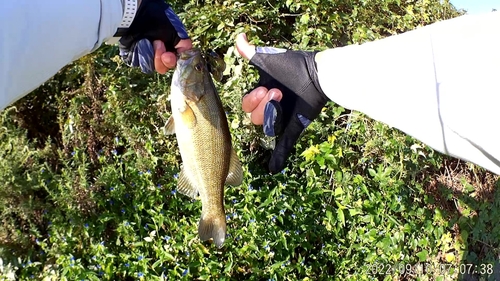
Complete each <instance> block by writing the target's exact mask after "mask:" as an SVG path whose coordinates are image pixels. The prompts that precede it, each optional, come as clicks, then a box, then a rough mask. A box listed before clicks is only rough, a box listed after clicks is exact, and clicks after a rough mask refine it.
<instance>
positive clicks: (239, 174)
mask: <svg viewBox="0 0 500 281" xmlns="http://www.w3.org/2000/svg"><path fill="white" fill-rule="evenodd" d="M242 182H243V169H242V168H241V163H240V159H239V158H238V154H236V151H234V149H233V148H231V159H230V161H229V173H228V174H227V177H226V184H228V185H232V186H238V185H240V184H241V183H242Z"/></svg>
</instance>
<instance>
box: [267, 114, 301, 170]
mask: <svg viewBox="0 0 500 281" xmlns="http://www.w3.org/2000/svg"><path fill="white" fill-rule="evenodd" d="M303 130H304V126H303V125H302V123H301V122H300V121H299V120H298V119H297V117H295V116H293V117H292V120H290V122H289V123H288V126H287V127H286V128H285V131H284V133H283V135H282V136H281V137H280V138H279V140H278V143H277V145H276V147H275V148H274V151H273V154H272V155H271V160H269V171H270V172H271V173H273V174H276V173H279V172H280V171H282V170H283V168H284V167H285V163H286V160H287V159H288V156H289V155H290V152H291V151H292V148H293V147H294V145H295V143H296V142H297V140H298V139H299V137H300V134H301V133H302V131H303Z"/></svg>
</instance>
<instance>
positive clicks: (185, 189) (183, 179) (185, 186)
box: [177, 168, 198, 199]
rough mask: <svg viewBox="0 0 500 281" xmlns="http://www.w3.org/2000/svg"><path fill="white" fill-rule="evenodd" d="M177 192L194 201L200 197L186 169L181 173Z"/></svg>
mask: <svg viewBox="0 0 500 281" xmlns="http://www.w3.org/2000/svg"><path fill="white" fill-rule="evenodd" d="M177 191H179V192H180V193H182V194H184V195H186V196H189V197H191V198H193V199H196V198H197V197H198V189H197V188H196V187H195V186H194V185H193V183H192V182H191V180H190V179H189V177H188V176H187V175H186V172H185V171H184V168H182V169H181V172H180V173H179V182H178V183H177Z"/></svg>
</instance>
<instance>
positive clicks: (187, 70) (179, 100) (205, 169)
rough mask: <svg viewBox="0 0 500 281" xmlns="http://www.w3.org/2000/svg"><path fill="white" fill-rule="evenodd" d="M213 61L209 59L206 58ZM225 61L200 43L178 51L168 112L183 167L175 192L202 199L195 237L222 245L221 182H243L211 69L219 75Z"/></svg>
mask: <svg viewBox="0 0 500 281" xmlns="http://www.w3.org/2000/svg"><path fill="white" fill-rule="evenodd" d="M210 61H212V63H210ZM224 68H225V64H224V63H223V60H222V61H221V60H220V59H219V60H216V59H215V58H214V55H213V53H211V55H207V54H205V53H204V52H202V51H201V49H199V48H193V49H190V50H187V51H184V52H181V53H180V54H178V58H177V65H176V68H175V70H174V73H173V75H172V82H171V90H170V105H171V108H172V114H171V117H170V118H169V119H168V120H167V123H166V125H165V131H166V134H167V135H171V134H175V136H176V138H177V143H178V148H179V152H180V154H181V159H182V166H181V170H180V172H179V177H178V182H177V191H178V192H179V193H181V194H184V195H186V196H189V197H191V198H193V199H198V198H199V199H200V200H201V204H202V210H201V217H200V220H199V223H198V236H199V238H200V240H201V241H207V240H210V239H212V240H213V243H214V244H215V245H216V246H217V248H219V249H220V248H221V247H222V246H223V244H224V241H225V239H226V232H227V226H226V214H225V209H224V187H225V185H230V186H239V185H241V183H242V181H243V170H242V166H241V162H240V159H239V157H238V155H237V153H236V151H235V150H234V148H233V146H232V142H231V135H230V131H229V125H228V121H227V118H226V113H225V111H224V109H223V106H222V102H221V100H220V97H219V95H218V93H217V90H216V88H215V85H214V82H213V80H212V77H211V74H212V73H214V77H222V71H223V69H224Z"/></svg>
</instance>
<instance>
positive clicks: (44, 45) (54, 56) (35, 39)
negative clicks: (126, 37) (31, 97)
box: [0, 0, 123, 110]
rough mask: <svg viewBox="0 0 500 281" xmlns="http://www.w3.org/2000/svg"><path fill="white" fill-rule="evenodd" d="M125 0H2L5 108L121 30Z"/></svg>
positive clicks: (0, 93) (1, 104) (1, 99)
mask: <svg viewBox="0 0 500 281" xmlns="http://www.w3.org/2000/svg"><path fill="white" fill-rule="evenodd" d="M122 13H123V9H122V3H121V0H64V1H47V0H1V1H0V110H3V109H4V108H5V107H7V106H8V105H10V104H12V103H13V102H15V101H17V100H18V99H20V98H22V97H23V96H25V95H27V94H28V93H29V92H31V91H32V90H34V89H36V88H37V87H38V86H40V85H41V84H43V83H44V82H45V81H47V80H48V79H50V78H51V77H52V76H53V75H54V74H56V73H57V72H58V71H59V70H60V69H61V68H62V67H64V66H65V65H67V64H69V63H71V62H72V61H74V60H76V59H79V58H80V57H82V56H84V55H86V54H88V53H90V52H91V51H93V50H95V49H97V48H98V47H99V46H100V45H101V44H102V43H103V42H104V41H106V40H107V39H109V38H111V36H113V34H114V33H115V32H116V30H117V27H118V25H119V24H120V22H121V19H122Z"/></svg>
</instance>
